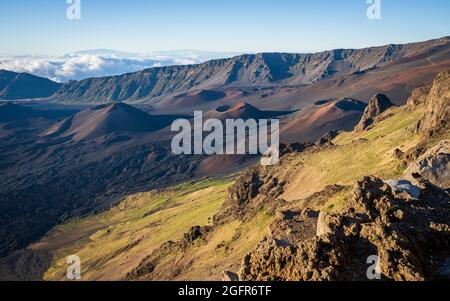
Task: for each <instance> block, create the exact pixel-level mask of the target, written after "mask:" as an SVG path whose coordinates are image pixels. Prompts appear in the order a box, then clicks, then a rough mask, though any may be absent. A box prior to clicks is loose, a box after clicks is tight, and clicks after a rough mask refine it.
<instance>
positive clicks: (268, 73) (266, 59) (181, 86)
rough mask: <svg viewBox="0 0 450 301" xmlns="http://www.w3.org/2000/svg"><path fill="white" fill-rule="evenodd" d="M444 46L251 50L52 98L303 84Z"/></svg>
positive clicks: (130, 97) (106, 80) (67, 88)
mask: <svg viewBox="0 0 450 301" xmlns="http://www.w3.org/2000/svg"><path fill="white" fill-rule="evenodd" d="M442 49H444V50H446V51H447V50H448V49H450V38H449V37H445V38H441V39H436V40H430V41H426V42H420V43H411V44H404V45H386V46H380V47H370V48H364V49H336V50H330V51H324V52H319V53H314V54H291V53H261V54H246V55H240V56H236V57H233V58H230V59H218V60H211V61H208V62H205V63H203V64H198V65H181V66H179V65H176V66H168V67H156V68H150V69H146V70H143V71H139V72H135V73H129V74H123V75H119V76H110V77H100V78H89V79H86V80H82V81H70V82H68V83H65V84H62V85H61V86H60V88H59V89H57V91H56V93H54V94H53V95H52V96H51V97H50V99H51V100H54V101H59V102H68V103H105V102H111V101H114V102H117V101H127V102H136V101H143V102H150V100H152V99H155V98H161V97H166V96H168V95H174V94H176V93H181V92H186V91H189V90H192V89H213V88H218V87H219V88H223V87H259V86H266V87H272V86H275V87H284V86H296V87H301V86H304V85H311V84H314V83H318V82H321V81H323V80H326V79H332V78H335V77H337V76H351V75H359V74H364V73H366V72H368V71H370V70H373V69H376V68H379V67H382V66H385V65H387V64H389V63H392V62H394V61H399V60H406V59H408V58H413V57H415V56H420V55H421V54H423V53H425V52H429V53H435V52H439V51H441V50H442ZM447 54H448V53H447V52H446V53H445V55H444V57H446V55H447ZM449 59H450V58H449ZM0 98H2V96H0Z"/></svg>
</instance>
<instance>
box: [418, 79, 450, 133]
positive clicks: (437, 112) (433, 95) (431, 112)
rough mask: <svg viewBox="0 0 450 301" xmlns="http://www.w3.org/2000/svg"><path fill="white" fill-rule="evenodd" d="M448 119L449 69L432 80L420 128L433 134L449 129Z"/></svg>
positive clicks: (449, 95)
mask: <svg viewBox="0 0 450 301" xmlns="http://www.w3.org/2000/svg"><path fill="white" fill-rule="evenodd" d="M449 120H450V70H447V71H443V72H441V73H440V74H439V75H438V76H437V77H436V79H435V80H434V82H433V85H432V87H431V90H430V93H429V94H428V97H427V100H426V113H425V115H424V118H423V119H422V121H421V123H420V130H421V131H422V132H424V133H426V135H427V136H430V137H432V136H435V135H436V134H439V133H443V132H445V131H446V130H448V129H449Z"/></svg>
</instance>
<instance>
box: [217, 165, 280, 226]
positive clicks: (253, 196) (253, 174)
mask: <svg viewBox="0 0 450 301" xmlns="http://www.w3.org/2000/svg"><path fill="white" fill-rule="evenodd" d="M285 184H286V183H285V182H283V181H280V180H279V179H278V178H276V177H274V176H272V175H271V173H270V170H268V169H266V168H264V167H261V166H258V167H253V168H250V169H248V170H247V171H245V172H244V173H243V174H242V175H241V176H240V177H239V178H238V179H237V180H236V182H235V184H234V185H233V186H232V187H231V188H230V189H229V191H228V196H227V199H226V200H225V203H224V204H223V206H222V208H221V209H220V210H219V212H218V213H217V214H216V215H215V216H214V224H215V225H221V224H224V223H226V222H229V221H233V220H236V219H241V220H242V219H245V218H251V217H252V216H253V215H254V214H256V213H257V212H258V210H259V209H261V208H262V207H263V206H266V205H270V204H272V205H273V204H275V203H276V201H277V198H278V197H279V196H280V195H281V194H282V193H283V192H284V186H285Z"/></svg>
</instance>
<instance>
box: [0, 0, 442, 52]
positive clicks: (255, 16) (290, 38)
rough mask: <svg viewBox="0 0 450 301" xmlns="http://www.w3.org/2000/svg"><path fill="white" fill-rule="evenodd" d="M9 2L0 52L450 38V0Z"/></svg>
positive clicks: (1, 14)
mask: <svg viewBox="0 0 450 301" xmlns="http://www.w3.org/2000/svg"><path fill="white" fill-rule="evenodd" d="M381 1H382V2H381V3H382V18H381V20H378V21H373V20H368V18H367V16H366V10H367V7H368V4H367V3H366V0H314V1H313V0H164V1H157V0H81V20H79V21H70V20H68V19H67V17H66V8H67V6H68V5H67V2H66V0H1V1H0V41H1V44H0V53H9V54H58V53H63V52H72V51H77V50H83V49H95V48H110V49H116V50H121V51H129V52H147V51H157V50H176V49H198V50H212V51H237V52H263V51H286V52H313V51H319V50H324V49H332V48H360V47H366V46H373V45H382V44H389V43H404V42H413V41H421V40H427V39H431V38H437V37H442V36H447V35H450V18H449V15H450V1H448V0H428V1H425V0H409V1H408V0H381Z"/></svg>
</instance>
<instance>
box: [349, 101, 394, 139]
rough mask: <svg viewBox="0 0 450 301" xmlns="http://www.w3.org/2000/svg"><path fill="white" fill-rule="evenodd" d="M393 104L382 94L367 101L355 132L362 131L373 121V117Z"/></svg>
mask: <svg viewBox="0 0 450 301" xmlns="http://www.w3.org/2000/svg"><path fill="white" fill-rule="evenodd" d="M392 106H394V104H393V103H392V102H391V100H390V99H389V98H388V97H387V96H386V95H384V94H377V95H375V96H374V97H372V99H371V100H370V102H369V105H368V106H367V107H366V110H365V111H364V115H363V116H362V118H361V121H360V122H359V124H358V125H357V126H356V127H355V132H362V131H364V130H366V129H367V128H368V127H370V126H371V125H372V124H373V123H374V118H375V117H377V116H379V115H381V114H382V113H384V112H385V111H386V110H387V109H389V108H390V107H392Z"/></svg>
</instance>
